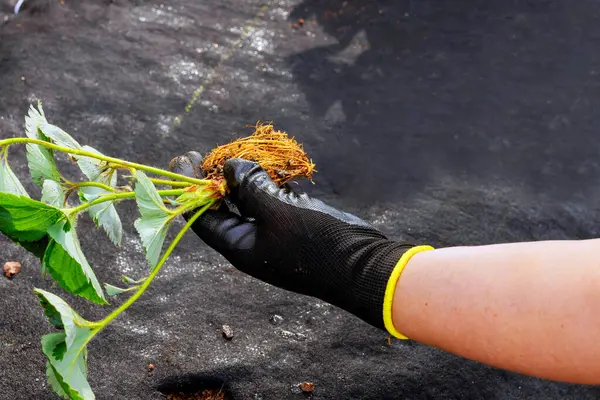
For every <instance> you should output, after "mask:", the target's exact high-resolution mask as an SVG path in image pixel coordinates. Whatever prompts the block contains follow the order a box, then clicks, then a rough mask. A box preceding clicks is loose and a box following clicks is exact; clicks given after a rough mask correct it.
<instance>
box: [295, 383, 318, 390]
mask: <svg viewBox="0 0 600 400" xmlns="http://www.w3.org/2000/svg"><path fill="white" fill-rule="evenodd" d="M298 387H299V388H300V390H302V391H303V392H304V393H312V392H314V391H315V384H314V383H312V382H302V383H300V384H298Z"/></svg>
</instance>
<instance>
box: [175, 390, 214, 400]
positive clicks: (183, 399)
mask: <svg viewBox="0 0 600 400" xmlns="http://www.w3.org/2000/svg"><path fill="white" fill-rule="evenodd" d="M167 400H225V394H224V393H223V392H222V391H221V390H217V389H206V390H204V391H202V393H193V394H190V393H171V394H169V395H168V396H167Z"/></svg>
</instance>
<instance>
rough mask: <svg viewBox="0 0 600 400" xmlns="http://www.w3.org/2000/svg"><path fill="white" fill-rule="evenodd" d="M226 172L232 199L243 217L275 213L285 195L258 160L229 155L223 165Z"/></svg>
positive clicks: (259, 216)
mask: <svg viewBox="0 0 600 400" xmlns="http://www.w3.org/2000/svg"><path fill="white" fill-rule="evenodd" d="M223 175H224V176H225V181H226V183H227V187H228V188H229V190H230V192H231V194H230V196H229V200H230V201H231V202H232V203H233V204H234V205H235V206H236V207H237V208H238V210H239V212H240V214H241V215H242V216H244V217H249V218H256V219H262V218H263V217H266V216H269V215H272V214H273V211H274V206H275V204H276V202H279V201H281V200H283V197H285V196H286V194H285V193H284V192H285V191H284V190H283V189H281V188H280V187H279V186H277V184H276V183H275V182H273V181H272V180H271V177H270V176H269V174H267V172H266V171H265V170H264V169H263V168H262V167H261V166H260V165H259V164H258V163H255V162H252V161H248V160H244V159H240V158H232V159H229V160H227V161H226V162H225V164H224V165H223Z"/></svg>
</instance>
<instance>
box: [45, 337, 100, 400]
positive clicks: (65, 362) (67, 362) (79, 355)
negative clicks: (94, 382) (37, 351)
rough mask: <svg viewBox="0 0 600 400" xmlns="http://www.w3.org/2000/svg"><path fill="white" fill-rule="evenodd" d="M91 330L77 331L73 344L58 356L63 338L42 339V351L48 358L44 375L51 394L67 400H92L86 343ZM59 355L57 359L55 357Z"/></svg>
mask: <svg viewBox="0 0 600 400" xmlns="http://www.w3.org/2000/svg"><path fill="white" fill-rule="evenodd" d="M93 335H94V331H92V330H91V329H88V328H78V329H77V335H76V336H75V341H74V342H73V343H72V344H71V346H67V347H66V352H65V353H64V354H62V355H60V353H61V352H62V350H59V351H58V352H57V349H61V348H64V346H65V343H66V341H65V339H66V335H65V333H64V332H57V333H50V334H48V335H44V336H43V337H42V351H43V352H44V354H45V355H46V357H48V362H47V364H46V367H47V370H46V375H47V376H48V383H49V384H50V386H51V387H52V389H53V390H54V391H55V393H57V394H59V395H62V396H63V398H66V399H71V400H94V399H95V398H96V396H95V395H94V392H92V388H91V387H90V384H89V383H88V380H87V343H88V341H89V340H90V339H91V338H92V337H93ZM59 355H60V356H59Z"/></svg>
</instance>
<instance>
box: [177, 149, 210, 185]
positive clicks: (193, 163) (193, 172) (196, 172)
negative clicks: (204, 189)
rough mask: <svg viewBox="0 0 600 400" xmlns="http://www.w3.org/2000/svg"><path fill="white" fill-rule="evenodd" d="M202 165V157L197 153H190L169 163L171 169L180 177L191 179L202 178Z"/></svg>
mask: <svg viewBox="0 0 600 400" xmlns="http://www.w3.org/2000/svg"><path fill="white" fill-rule="evenodd" d="M201 164H202V155H201V154H200V153H198V152H197V151H189V152H187V153H185V154H183V155H181V156H177V157H175V158H173V159H172V160H171V161H170V162H169V169H170V170H171V171H173V172H175V173H176V174H179V175H184V176H187V177H190V178H202V177H203V175H204V174H203V173H202V169H201V168H200V165H201Z"/></svg>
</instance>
